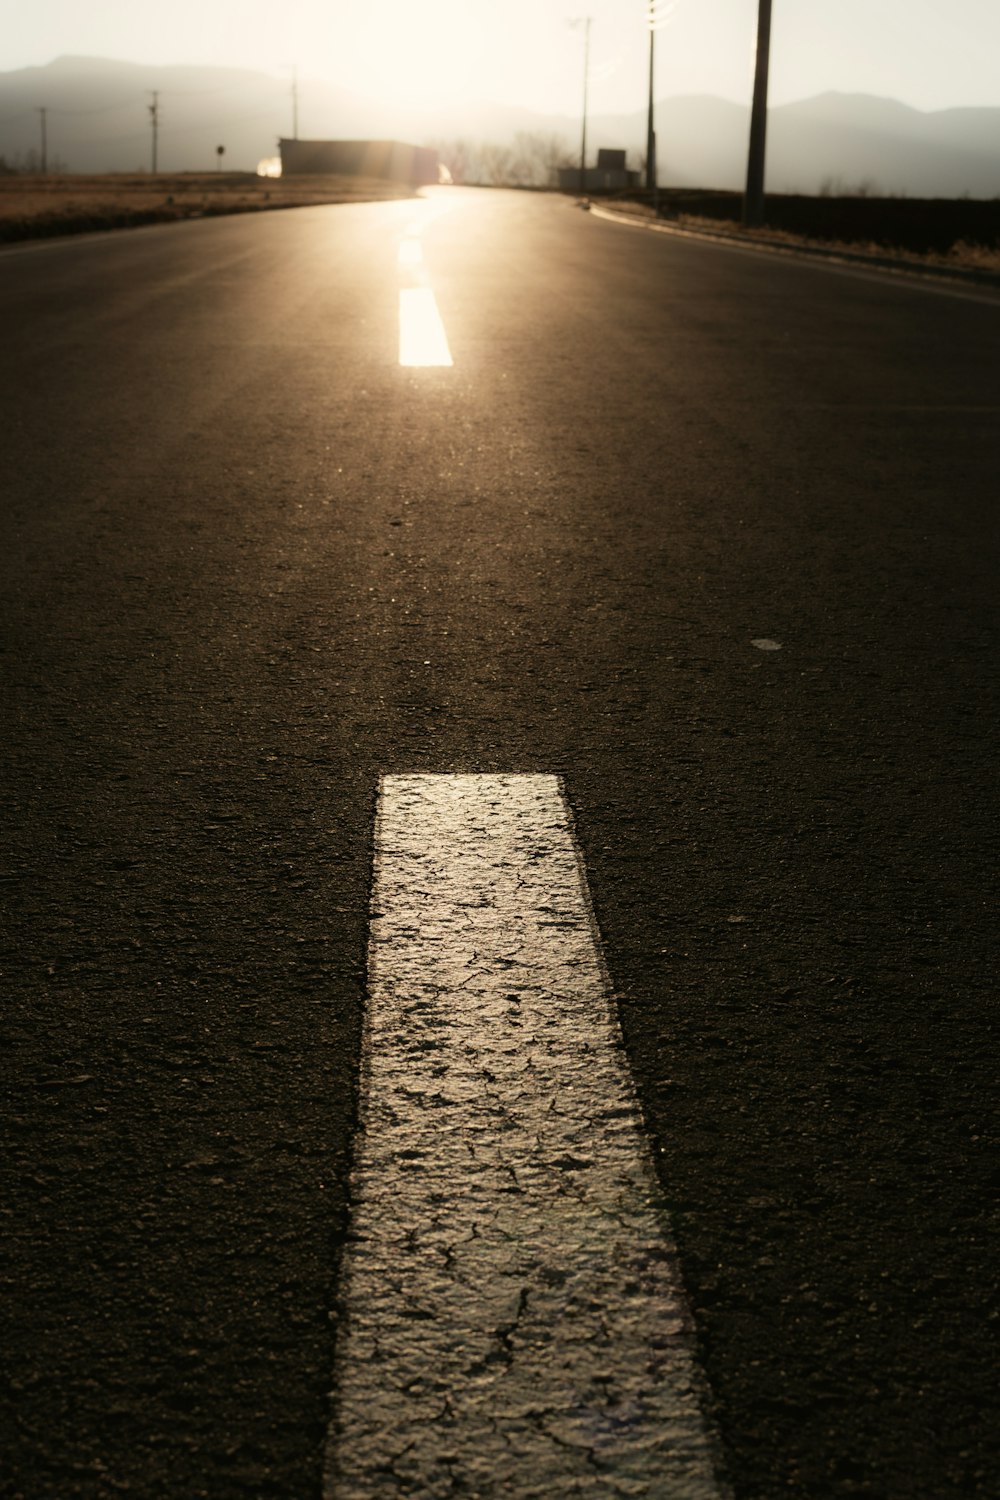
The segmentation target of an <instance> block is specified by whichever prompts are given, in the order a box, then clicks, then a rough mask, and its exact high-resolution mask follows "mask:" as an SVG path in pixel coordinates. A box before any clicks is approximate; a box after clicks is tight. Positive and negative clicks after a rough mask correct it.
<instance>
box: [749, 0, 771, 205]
mask: <svg viewBox="0 0 1000 1500" xmlns="http://www.w3.org/2000/svg"><path fill="white" fill-rule="evenodd" d="M770 51H771V0H758V9H757V66H756V70H755V72H754V80H753V105H752V108H751V111H750V149H749V151H748V153H747V186H746V192H745V193H744V194H743V222H744V224H747V225H754V224H763V222H764V150H765V144H766V137H767V66H768V59H769V56H770Z"/></svg>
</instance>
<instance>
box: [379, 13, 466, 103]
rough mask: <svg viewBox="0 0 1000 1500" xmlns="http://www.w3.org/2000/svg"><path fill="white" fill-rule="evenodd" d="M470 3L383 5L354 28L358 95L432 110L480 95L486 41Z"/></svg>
mask: <svg viewBox="0 0 1000 1500" xmlns="http://www.w3.org/2000/svg"><path fill="white" fill-rule="evenodd" d="M477 10H478V6H476V5H474V4H470V3H469V0H464V3H460V0H434V3H430V0H424V3H422V4H415V3H413V0H381V3H380V4H377V5H374V6H371V7H370V8H368V7H366V14H365V16H364V18H363V19H362V18H359V19H358V21H357V22H356V26H355V51H356V54H357V55H358V56H359V57H361V58H363V59H364V61H363V62H362V64H361V66H360V67H359V69H358V71H357V74H356V75H355V79H354V83H355V87H356V88H357V89H358V91H359V92H360V93H364V94H368V95H369V96H370V97H371V98H374V99H379V100H382V101H384V102H385V103H387V104H390V103H396V102H398V103H400V104H410V105H413V104H417V105H419V104H432V103H437V102H439V101H440V100H442V99H458V98H463V97H468V96H469V95H472V94H476V93H479V92H481V83H482V80H481V72H482V66H483V62H484V59H485V54H486V39H485V36H484V33H483V28H482V25H481V22H480V19H479V17H478V16H477V14H476V12H477Z"/></svg>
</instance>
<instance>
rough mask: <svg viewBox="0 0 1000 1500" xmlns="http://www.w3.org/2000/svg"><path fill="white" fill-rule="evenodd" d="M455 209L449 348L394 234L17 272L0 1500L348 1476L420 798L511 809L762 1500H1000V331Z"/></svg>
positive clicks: (500, 200) (875, 281) (439, 248)
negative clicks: (385, 938)
mask: <svg viewBox="0 0 1000 1500" xmlns="http://www.w3.org/2000/svg"><path fill="white" fill-rule="evenodd" d="M442 196H445V195H442ZM447 201H448V203H449V204H450V207H449V208H448V211H447V212H446V213H445V214H443V215H442V216H441V217H440V218H438V219H435V220H434V222H433V224H431V225H429V226H428V227H427V228H426V230H425V232H424V233H423V235H422V241H423V251H424V260H425V263H426V267H427V271H428V275H429V278H430V283H431V285H432V287H433V289H434V291H435V293H436V296H437V301H438V305H439V307H440V311H441V315H442V319H443V321H444V325H445V328H446V330H447V334H448V339H449V343H450V347H451V351H452V355H453V357H454V361H455V363H454V368H452V369H441V370H401V369H400V368H399V367H398V364H397V363H396V359H397V338H398V330H397V324H396V297H397V290H398V271H397V265H396V256H397V250H398V245H399V241H400V238H401V237H402V236H403V234H404V233H405V231H406V228H407V225H408V223H409V222H410V217H411V215H412V212H413V207H412V205H409V204H406V203H395V204H392V203H390V204H373V205H363V206H361V205H359V206H348V207H331V208H320V209H303V210H294V211H289V212H287V213H282V214H269V215H262V216H259V217H256V218H255V219H254V220H253V221H249V220H247V219H232V220H217V221H201V222H195V223H190V224H183V225H176V226H164V227H157V228H149V229H143V230H136V231H129V232H122V233H120V234H116V235H101V236H88V237H83V238H81V239H78V240H75V241H73V242H66V243H53V244H46V245H40V246H32V247H27V246H25V247H16V248H11V249H9V250H5V251H3V252H2V253H0V266H2V271H3V276H2V281H0V299H2V307H3V318H4V328H5V337H4V340H3V344H2V347H0V366H2V371H3V380H4V392H5V401H4V412H5V435H4V441H3V444H2V445H0V477H2V492H3V497H4V501H3V507H2V528H3V535H2V546H0V591H2V620H3V630H2V644H3V674H2V676H3V681H2V691H3V700H2V712H3V725H4V773H3V777H2V786H3V795H4V813H3V826H4V830H5V852H4V868H3V880H4V887H3V888H4V902H3V906H4V918H3V931H2V944H0V949H2V951H0V958H2V964H0V967H2V986H3V994H4V1001H5V1003H4V1007H3V1020H2V1036H0V1042H2V1049H3V1057H4V1061H5V1094H6V1100H5V1103H6V1108H5V1110H4V1113H3V1129H4V1141H3V1163H4V1191H3V1194H2V1196H0V1205H2V1214H3V1236H2V1239H3V1257H4V1258H3V1272H2V1274H3V1278H4V1314H5V1331H4V1344H5V1351H6V1356H7V1359H6V1363H7V1378H6V1384H5V1386H4V1388H3V1396H2V1425H3V1432H4V1450H5V1459H4V1465H3V1472H2V1476H0V1494H2V1495H3V1496H5V1497H8V1500H76V1497H81V1500H82V1497H88V1500H89V1497H101V1500H103V1497H111V1496H115V1495H118V1494H122V1493H132V1494H137V1495H148V1496H151V1497H153V1496H155V1497H160V1496H163V1497H171V1500H172V1497H178V1500H181V1497H183V1500H196V1497H200V1496H205V1497H211V1500H228V1497H233V1500H235V1497H244V1496H254V1497H263V1496H267V1495H274V1496H281V1497H284V1500H289V1497H296V1500H299V1497H301V1500H317V1497H319V1496H320V1494H321V1492H322V1484H323V1465H324V1452H325V1446H326V1441H327V1430H328V1426H329V1421H330V1397H329V1393H330V1388H331V1380H332V1372H333V1368H334V1355H335V1349H334V1343H335V1340H334V1331H335V1321H333V1320H331V1313H333V1312H335V1310H336V1308H337V1306H338V1298H339V1296H340V1292H341V1287H340V1281H339V1259H340V1251H341V1247H342V1245H343V1243H344V1238H345V1234H346V1232H347V1228H348V1212H347V1211H348V1206H349V1171H350V1165H351V1138H352V1130H353V1127H354V1123H355V1120H356V1115H357V1109H358V1080H359V1069H360V1065H361V1043H362V1026H363V1016H364V1001H365V987H366V959H367V943H368V927H369V921H368V912H369V900H370V896H371V888H372V873H373V836H374V817H375V800H376V793H377V787H378V782H379V778H380V776H383V775H387V774H408V773H413V772H441V771H463V772H490V771H497V772H506V771H519V772H538V773H544V774H558V775H560V776H562V778H563V781H564V784H565V788H566V793H567V796H568V799H569V803H570V805H571V807H572V810H573V815H574V820H575V826H576V830H577V834H578V838H579V842H580V846H581V849H582V854H583V858H584V861H585V865H586V871H587V879H588V883H589V886H590V891H591V895H592V898H593V904H594V911H595V914H596V918H597V921H598V924H599V926H600V930H601V932H602V935H603V938H604V944H605V954H606V959H607V964H608V970H609V974H610V980H611V984H612V986H613V991H614V995H615V1000H616V1004H617V1007H618V1011H619V1015H620V1018H621V1024H622V1028H623V1032H624V1037H625V1047H626V1052H627V1056H628V1060H629V1064H630V1067H631V1070H632V1074H633V1077H634V1079H635V1085H636V1088H637V1091H638V1096H639V1100H640V1103H641V1106H642V1110H643V1114H644V1117H645V1120H646V1123H647V1129H648V1132H649V1141H650V1144H651V1147H652V1150H653V1153H654V1158H655V1161H656V1163H657V1169H658V1172H659V1175H660V1181H661V1187H662V1191H663V1194H664V1197H665V1199H666V1201H667V1204H668V1207H669V1210H670V1215H671V1221H672V1224H673V1229H674V1234H675V1238H676V1244H677V1251H678V1257H679V1263H680V1267H681V1271H682V1275H683V1280H684V1285H685V1289H686V1292H687V1295H688V1297H689V1299H690V1304H691V1307H692V1310H693V1317H694V1330H695V1340H696V1348H697V1353H698V1358H699V1360H700V1362H701V1364H702V1366H703V1368H704V1370H705V1373H706V1377H707V1380H708V1383H709V1388H710V1392H711V1401H710V1406H711V1410H710V1416H711V1418H712V1420H713V1421H714V1422H715V1423H717V1425H718V1429H719V1432H720V1436H721V1442H722V1448H723V1458H724V1463H725V1470H726V1474H727V1476H728V1479H729V1481H730V1482H731V1484H732V1487H733V1491H734V1494H735V1495H736V1496H737V1497H739V1500H776V1497H781V1496H786V1495H788V1496H793V1495H796V1496H803V1497H809V1500H820V1497H834V1496H836V1497H841V1496H843V1497H848V1496H850V1497H854V1496H867V1497H885V1500H890V1497H891V1500H897V1497H901V1496H906V1497H911V1496H912V1497H920V1500H945V1497H952V1496H955V1497H957V1496H963V1497H964V1496H969V1495H972V1496H983V1497H985V1496H988V1495H992V1494H993V1493H994V1492H995V1476H996V1473H997V1472H998V1467H1000V1465H998V1454H997V1428H998V1424H997V1411H996V1382H995V1374H994V1369H995V1366H994V1335H995V1328H996V1313H997V1304H996V1275H995V1271H996V1267H995V1242H996V1241H995V1225H994V1222H993V1218H992V1216H991V1210H992V1205H993V1202H994V1197H993V1194H994V1190H995V1167H996V1153H995V1145H994V1136H993V1133H992V1126H993V1119H994V1114H995V1103H994V1099H995V1072H996V1063H995V1055H994V1051H993V1037H994V1024H993V1017H994V994H995V974H996V967H997V965H996V936H995V934H996V926H997V924H996V869H997V854H998V843H1000V840H998V820H997V794H996V749H995V747H996V725H997V712H996V710H997V683H998V676H997V671H996V656H995V645H996V615H997V598H998V590H997V577H998V569H997V540H998V535H997V520H996V496H997V466H998V465H997V460H998V457H1000V443H998V438H997V433H998V430H1000V428H998V420H997V419H998V415H1000V379H998V376H1000V344H998V340H997V322H998V316H1000V313H998V307H997V302H996V300H995V299H993V298H991V296H990V295H989V294H986V293H984V294H982V295H979V294H977V295H975V296H964V295H953V294H951V293H947V292H943V291H939V290H929V289H927V288H923V287H911V286H908V285H906V284H905V283H904V282H902V281H900V280H898V279H895V278H888V279H887V278H881V277H878V276H873V275H865V276H859V275H853V274H848V273H846V272H843V271H835V270H832V269H829V268H825V267H818V266H815V265H799V264H796V263H793V262H790V261H788V260H786V259H784V258H782V259H781V260H780V262H775V261H773V260H770V259H768V258H766V257H763V256H759V255H754V254H750V253H745V252H742V251H737V250H731V249H728V248H723V247H716V246H709V245H694V244H688V243H678V242H675V241H672V240H670V238H669V237H667V236H659V235H641V234H638V233H636V232H633V231H630V230H627V229H622V228H619V227H618V226H616V225H613V224H609V223H601V222H599V221H597V220H594V219H592V218H591V217H590V216H589V215H584V214H582V213H580V212H579V211H578V210H576V209H574V208H573V207H572V206H571V205H570V204H569V203H567V202H565V201H562V200H559V199H556V198H550V197H547V196H545V195H517V194H510V193H504V192H482V193H474V192H471V191H469V192H466V191H464V190H463V191H459V190H456V191H455V192H454V193H453V194H452V195H450V196H448V198H447ZM765 641H766V642H770V643H772V646H776V647H777V648H778V649H762V648H761V645H760V643H761V642H765ZM755 642H757V644H754V643H755ZM529 1306H530V1304H529ZM504 1316H507V1315H506V1314H504ZM511 1316H513V1314H511ZM498 1326H499V1325H498ZM505 1326H506V1325H505ZM649 1493H653V1494H655V1493H657V1490H656V1489H655V1488H651V1489H650V1490H649Z"/></svg>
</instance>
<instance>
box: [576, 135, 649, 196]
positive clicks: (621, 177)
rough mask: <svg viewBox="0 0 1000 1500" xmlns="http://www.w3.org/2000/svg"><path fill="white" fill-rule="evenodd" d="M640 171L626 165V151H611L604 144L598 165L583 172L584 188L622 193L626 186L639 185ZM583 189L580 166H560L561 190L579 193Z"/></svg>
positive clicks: (593, 191)
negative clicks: (630, 168)
mask: <svg viewBox="0 0 1000 1500" xmlns="http://www.w3.org/2000/svg"><path fill="white" fill-rule="evenodd" d="M639 177H640V174H639V173H638V172H630V171H629V170H628V168H627V167H626V165H625V152H624V151H611V150H608V149H607V148H606V147H604V146H602V147H601V149H600V150H599V151H598V153H597V166H596V167H588V168H587V170H586V172H585V173H584V174H583V183H582V190H583V192H585V193H620V192H623V191H624V190H625V189H626V188H637V187H638V186H639ZM580 190H581V183H580V168H579V167H560V168H559V191H560V192H561V193H578V192H580Z"/></svg>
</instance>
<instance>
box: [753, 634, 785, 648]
mask: <svg viewBox="0 0 1000 1500" xmlns="http://www.w3.org/2000/svg"><path fill="white" fill-rule="evenodd" d="M750 644H751V646H756V647H757V650H758V651H780V650H781V642H780V641H772V640H771V639H770V638H769V637H768V636H766V635H759V636H757V638H756V640H752V641H751V642H750Z"/></svg>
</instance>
